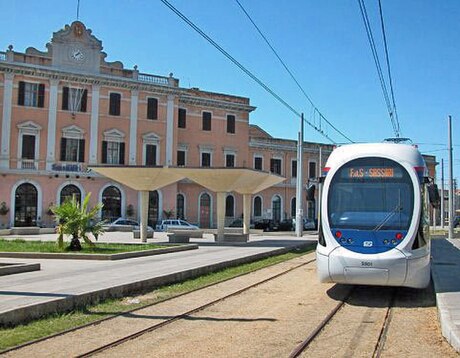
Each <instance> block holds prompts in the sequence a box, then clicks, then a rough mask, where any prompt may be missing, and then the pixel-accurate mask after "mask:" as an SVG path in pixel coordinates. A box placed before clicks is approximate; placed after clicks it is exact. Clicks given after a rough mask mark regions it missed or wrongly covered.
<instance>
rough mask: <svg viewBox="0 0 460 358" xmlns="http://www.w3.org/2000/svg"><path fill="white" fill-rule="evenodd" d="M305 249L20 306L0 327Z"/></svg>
mask: <svg viewBox="0 0 460 358" xmlns="http://www.w3.org/2000/svg"><path fill="white" fill-rule="evenodd" d="M308 246H311V243H304V244H300V245H297V246H292V247H283V248H279V249H276V250H271V251H267V252H262V253H257V254H253V255H249V256H245V257H240V258H237V259H233V260H228V261H222V262H218V263H215V264H210V265H205V266H201V267H196V268H193V269H189V270H185V271H180V272H175V273H171V274H167V275H163V276H157V277H152V278H148V279H145V280H140V281H136V282H130V283H126V284H122V285H118V286H112V287H107V288H104V289H100V290H97V291H91V292H84V293H81V294H77V295H67V296H64V297H58V298H52V299H50V300H49V301H46V302H41V303H36V304H32V305H27V306H22V307H18V308H15V309H13V310H10V311H5V312H2V313H0V327H7V326H14V325H17V324H21V323H26V322H28V321H31V320H34V319H37V318H40V317H43V316H45V315H47V314H51V313H64V312H69V311H72V310H74V309H76V308H78V307H83V306H86V305H89V304H94V303H96V302H99V301H101V300H105V299H108V298H119V297H123V296H127V295H131V294H133V293H137V292H145V291H147V290H149V289H153V288H155V287H160V286H164V285H170V284H174V283H178V282H182V281H185V280H188V279H192V278H195V277H198V276H201V275H204V274H208V273H211V272H214V271H218V270H221V269H224V268H227V267H232V266H238V265H241V264H245V263H249V262H253V261H256V260H260V259H264V258H267V257H270V256H275V255H279V254H284V253H286V252H289V251H292V250H295V249H296V248H298V249H300V248H304V247H305V248H306V247H308Z"/></svg>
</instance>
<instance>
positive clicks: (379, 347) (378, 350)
mask: <svg viewBox="0 0 460 358" xmlns="http://www.w3.org/2000/svg"><path fill="white" fill-rule="evenodd" d="M395 298H396V289H393V293H392V295H391V299H390V302H389V303H388V307H387V312H386V314H385V319H384V320H383V324H382V329H381V330H380V334H379V338H378V340H377V343H376V344H375V348H374V353H373V354H372V357H373V358H380V357H381V356H382V352H383V347H384V346H385V342H386V339H387V334H388V327H389V326H390V323H391V319H392V318H393V306H394V302H395Z"/></svg>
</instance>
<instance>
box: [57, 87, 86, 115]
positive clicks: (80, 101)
mask: <svg viewBox="0 0 460 358" xmlns="http://www.w3.org/2000/svg"><path fill="white" fill-rule="evenodd" d="M87 102H88V90H86V89H83V88H70V87H63V88H62V110H64V111H71V112H72V113H75V112H86V103H87Z"/></svg>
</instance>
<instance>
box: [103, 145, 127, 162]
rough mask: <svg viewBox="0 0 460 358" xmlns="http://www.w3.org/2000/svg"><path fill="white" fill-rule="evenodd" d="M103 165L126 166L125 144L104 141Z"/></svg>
mask: <svg viewBox="0 0 460 358" xmlns="http://www.w3.org/2000/svg"><path fill="white" fill-rule="evenodd" d="M102 163H103V164H125V143H122V142H109V141H102Z"/></svg>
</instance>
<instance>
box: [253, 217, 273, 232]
mask: <svg viewBox="0 0 460 358" xmlns="http://www.w3.org/2000/svg"><path fill="white" fill-rule="evenodd" d="M254 229H259V230H263V231H276V230H278V225H277V223H275V222H274V221H273V220H270V219H261V220H258V221H256V222H255V223H254Z"/></svg>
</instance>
